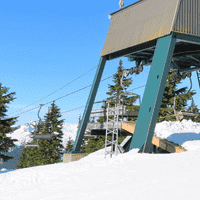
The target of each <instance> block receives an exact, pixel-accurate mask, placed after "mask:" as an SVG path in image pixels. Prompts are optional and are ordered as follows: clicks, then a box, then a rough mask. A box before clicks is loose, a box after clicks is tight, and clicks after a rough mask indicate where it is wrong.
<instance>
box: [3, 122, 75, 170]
mask: <svg viewBox="0 0 200 200" xmlns="http://www.w3.org/2000/svg"><path fill="white" fill-rule="evenodd" d="M36 123H37V122H35V121H32V120H31V121H28V122H27V123H26V124H24V125H21V126H20V128H19V129H17V130H15V131H13V132H12V133H9V134H7V136H8V137H10V138H12V139H18V141H16V142H14V144H15V145H16V146H15V147H14V148H12V149H10V150H9V152H7V153H5V154H6V155H8V156H13V157H14V158H13V159H11V160H9V161H7V162H4V163H3V165H0V170H2V169H4V170H5V169H7V171H8V170H13V169H14V168H15V166H16V165H17V164H18V163H19V157H20V156H21V154H22V150H23V148H24V144H26V143H27V142H32V140H33V139H32V138H31V137H30V132H31V131H32V130H33V128H34V127H33V126H34V125H36ZM77 126H78V124H69V123H66V124H64V125H63V127H62V131H63V134H64V135H63V138H62V145H63V147H64V148H65V147H66V145H67V141H68V140H69V137H71V139H73V140H74V141H75V138H76V134H77ZM13 127H15V126H13ZM61 159H62V157H61ZM0 173H1V171H0Z"/></svg>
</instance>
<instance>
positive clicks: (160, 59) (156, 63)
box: [129, 34, 176, 153]
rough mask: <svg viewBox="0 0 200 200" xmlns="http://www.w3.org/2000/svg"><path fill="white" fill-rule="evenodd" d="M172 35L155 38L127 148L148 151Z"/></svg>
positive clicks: (170, 49)
mask: <svg viewBox="0 0 200 200" xmlns="http://www.w3.org/2000/svg"><path fill="white" fill-rule="evenodd" d="M173 35H174V34H171V35H168V36H165V37H163V38H159V39H158V40H157V44H156V49H155V52H154V56H153V61H152V64H151V68H150V72H149V76H148V80H147V84H146V88H145V92H144V96H143V100H142V105H141V107H140V110H139V115H138V118H137V123H136V127H135V132H134V135H133V137H132V141H131V144H130V148H129V150H131V149H133V148H139V149H140V151H139V152H144V153H147V152H149V151H150V146H151V145H150V144H151V142H152V138H153V134H154V129H155V125H156V121H157V118H158V114H159V110H160V105H161V102H162V97H163V93H164V89H165V84H166V80H167V76H168V72H169V69H170V66H171V65H170V64H171V60H172V56H173V52H174V49H175V44H176V38H175V37H174V36H173Z"/></svg>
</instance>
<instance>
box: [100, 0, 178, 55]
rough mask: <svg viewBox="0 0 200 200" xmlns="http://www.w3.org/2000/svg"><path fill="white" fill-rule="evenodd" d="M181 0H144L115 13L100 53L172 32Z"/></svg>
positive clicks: (116, 49)
mask: <svg viewBox="0 0 200 200" xmlns="http://www.w3.org/2000/svg"><path fill="white" fill-rule="evenodd" d="M180 1H181V0H143V1H140V2H136V3H134V4H131V5H130V6H127V7H125V8H123V9H121V10H119V11H117V12H114V13H112V14H111V17H112V20H111V23H110V27H109V30H108V34H107V37H106V40H105V43H104V46H103V49H102V52H101V55H100V56H105V55H108V54H110V53H114V52H117V51H119V50H122V49H126V48H129V47H132V46H136V45H138V44H142V43H146V42H148V41H151V40H154V39H156V38H160V37H163V36H165V35H168V34H170V33H171V31H173V26H174V21H175V18H176V15H177V11H178V6H179V4H180Z"/></svg>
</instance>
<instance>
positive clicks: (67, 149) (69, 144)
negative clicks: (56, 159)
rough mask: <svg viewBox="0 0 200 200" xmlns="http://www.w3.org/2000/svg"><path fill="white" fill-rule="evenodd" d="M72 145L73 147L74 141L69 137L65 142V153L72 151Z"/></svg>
mask: <svg viewBox="0 0 200 200" xmlns="http://www.w3.org/2000/svg"><path fill="white" fill-rule="evenodd" d="M73 145H74V141H73V140H72V139H71V137H70V136H69V140H68V141H67V146H66V149H65V152H68V151H72V148H73Z"/></svg>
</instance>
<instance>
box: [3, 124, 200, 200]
mask: <svg viewBox="0 0 200 200" xmlns="http://www.w3.org/2000/svg"><path fill="white" fill-rule="evenodd" d="M64 127H65V128H66V130H65V131H66V132H65V134H68V136H70V134H71V136H74V135H76V131H77V126H76V127H75V125H74V126H73V125H66V124H65V125H64ZM199 127H200V123H193V122H191V121H187V120H183V121H182V122H181V123H180V122H161V123H158V124H156V128H155V133H156V134H157V136H159V137H162V138H168V139H170V140H171V141H174V142H177V143H179V144H182V145H183V146H184V147H185V148H186V149H187V150H188V151H186V152H183V153H177V154H176V153H172V154H147V153H145V154H141V153H137V152H138V150H139V149H133V150H131V151H130V152H128V153H124V154H119V155H117V156H113V157H112V158H110V157H109V156H107V157H106V159H105V158H104V149H101V150H99V151H96V152H94V153H91V154H89V155H88V156H87V157H84V158H82V159H81V160H79V161H76V162H71V163H58V164H52V165H45V166H37V167H30V168H25V169H19V170H15V171H11V172H7V173H2V174H0V199H1V200H19V199H20V200H27V199H29V200H35V199H37V200H48V199H49V200H50V199H51V200H63V199H67V200H79V199H80V200H86V199H87V200H90V199H91V200H110V199H115V200H121V199H127V200H133V199H137V200H155V199H156V200H157V199H161V200H169V199H176V200H189V199H191V200H199V199H200V190H199V180H200V173H199V169H200V160H199V157H200V137H199V132H200V129H199ZM22 130H23V131H24V132H22ZM72 130H73V131H74V132H73V131H72ZM18 131H19V130H18ZM27 133H28V131H27V126H25V125H24V126H22V127H21V132H20V131H19V132H18V134H17V133H15V136H17V135H18V137H19V138H23V135H26V134H27ZM22 140H23V139H22Z"/></svg>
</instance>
